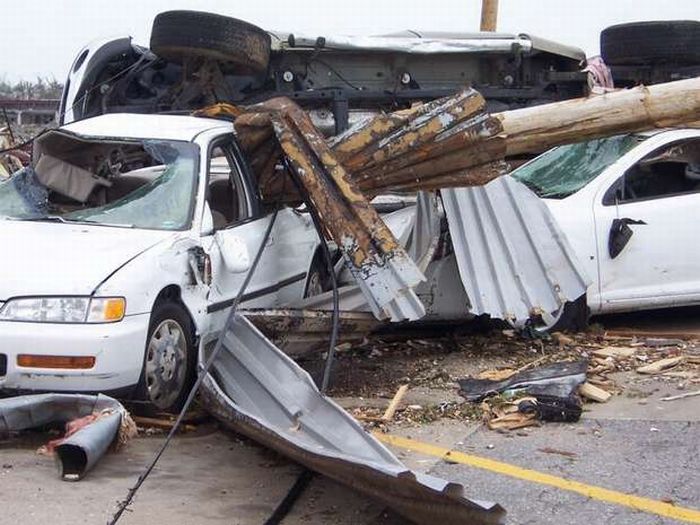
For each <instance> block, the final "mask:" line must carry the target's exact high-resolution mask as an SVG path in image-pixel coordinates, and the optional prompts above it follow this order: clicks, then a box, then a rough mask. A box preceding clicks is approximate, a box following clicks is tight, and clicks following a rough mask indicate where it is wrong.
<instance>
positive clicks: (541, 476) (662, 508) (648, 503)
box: [374, 432, 700, 523]
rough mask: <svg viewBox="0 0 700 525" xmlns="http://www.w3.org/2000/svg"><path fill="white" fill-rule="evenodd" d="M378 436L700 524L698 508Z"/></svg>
mask: <svg viewBox="0 0 700 525" xmlns="http://www.w3.org/2000/svg"><path fill="white" fill-rule="evenodd" d="M374 437H376V438H377V439H378V440H379V441H382V442H384V443H386V444H388V445H393V446H395V447H399V448H403V449H407V450H412V451H414V452H420V453H422V454H426V455H428V456H434V457H438V458H441V459H444V460H447V461H451V462H454V463H461V464H463V465H469V466H472V467H477V468H482V469H486V470H490V471H491V472H496V473H498V474H503V475H505V476H511V477H513V478H518V479H523V480H525V481H531V482H533V483H540V484H542V485H550V486H552V487H556V488H558V489H561V490H568V491H569V492H576V493H577V494H581V495H583V496H586V497H587V498H592V499H597V500H600V501H606V502H608V503H615V504H617V505H623V506H625V507H630V508H632V509H635V510H641V511H643V512H649V513H651V514H657V515H659V516H664V517H666V518H673V519H676V520H680V521H686V522H689V523H700V511H698V510H694V509H688V508H684V507H676V506H675V505H672V504H671V503H664V502H663V501H657V500H653V499H649V498H642V497H639V496H633V495H631V494H625V493H624V492H617V491H615V490H609V489H604V488H602V487H596V486H595V485H587V484H585V483H581V482H579V481H571V480H568V479H564V478H560V477H557V476H552V475H550V474H545V473H543V472H538V471H536V470H530V469H525V468H521V467H517V466H515V465H511V464H510V463H503V462H501V461H495V460H493V459H488V458H484V457H481V456H474V455H471V454H464V453H463V452H458V451H456V450H450V449H447V448H443V447H439V446H436V445H431V444H430V443H423V442H421V441H415V440H413V439H408V438H403V437H399V436H390V435H388V434H381V433H379V432H375V433H374Z"/></svg>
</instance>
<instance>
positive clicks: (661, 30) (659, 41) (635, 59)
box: [600, 20, 700, 65]
mask: <svg viewBox="0 0 700 525" xmlns="http://www.w3.org/2000/svg"><path fill="white" fill-rule="evenodd" d="M600 52H601V56H602V57H603V60H604V61H605V63H606V64H610V65H636V64H656V63H664V62H669V63H674V64H698V63H700V22H699V21H697V20H668V21H652V22H634V23H629V24H619V25H614V26H610V27H608V28H606V29H604V30H603V31H602V32H601V33H600Z"/></svg>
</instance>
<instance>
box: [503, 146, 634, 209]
mask: <svg viewBox="0 0 700 525" xmlns="http://www.w3.org/2000/svg"><path fill="white" fill-rule="evenodd" d="M645 138H646V137H644V136H641V135H618V136H616V137H608V138H605V139H596V140H589V141H587V142H579V143H578V144H568V145H566V146H559V147H557V148H554V149H551V150H549V151H547V152H546V153H543V154H542V155H540V156H539V157H537V158H536V159H535V160H533V161H531V162H529V163H527V164H525V165H524V166H521V167H520V168H518V169H516V170H514V171H513V172H512V173H511V176H513V177H515V178H516V179H517V180H519V181H520V182H522V183H523V184H525V185H526V186H527V187H528V188H530V189H531V190H532V191H534V192H535V193H536V194H537V195H539V196H540V197H545V198H550V199H563V198H565V197H568V196H569V195H573V194H574V193H576V192H577V191H578V190H580V189H581V188H583V187H584V186H585V185H586V184H588V183H589V182H591V181H592V180H593V179H595V178H596V177H597V176H598V175H600V174H601V173H602V172H603V170H605V168H607V167H608V166H610V165H612V164H613V163H614V162H615V161H617V160H618V159H619V158H621V157H622V156H623V155H624V154H625V153H627V152H628V151H630V150H631V149H632V148H633V147H635V146H636V145H637V144H639V143H640V142H642V141H643V140H644V139H645Z"/></svg>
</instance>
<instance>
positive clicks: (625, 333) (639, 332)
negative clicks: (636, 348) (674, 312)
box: [605, 328, 700, 346]
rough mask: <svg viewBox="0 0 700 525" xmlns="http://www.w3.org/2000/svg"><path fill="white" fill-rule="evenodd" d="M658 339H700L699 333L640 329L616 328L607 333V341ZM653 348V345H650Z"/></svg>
mask: <svg viewBox="0 0 700 525" xmlns="http://www.w3.org/2000/svg"><path fill="white" fill-rule="evenodd" d="M635 337H636V338H658V339H669V340H674V339H675V340H679V339H680V340H688V339H700V333H699V332H673V331H670V332H664V331H663V330H660V331H657V330H644V329H639V328H616V329H614V330H606V331H605V339H611V340H612V339H633V338H635ZM649 346H651V345H649Z"/></svg>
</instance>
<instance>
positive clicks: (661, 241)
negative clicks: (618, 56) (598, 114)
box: [512, 129, 700, 314]
mask: <svg viewBox="0 0 700 525" xmlns="http://www.w3.org/2000/svg"><path fill="white" fill-rule="evenodd" d="M512 176H513V177H515V178H516V179H518V180H519V181H521V182H523V183H525V184H526V185H527V186H528V187H529V188H530V189H532V190H533V191H535V192H536V193H537V194H538V195H539V196H540V197H542V198H543V199H544V200H545V202H546V203H547V205H548V207H549V209H550V211H551V212H552V214H553V215H554V217H555V219H556V220H557V221H558V223H559V225H560V227H561V228H562V230H563V231H564V233H565V234H566V236H567V237H568V240H569V242H570V243H571V245H572V246H573V248H574V251H575V252H576V253H577V255H578V256H579V258H580V259H581V262H582V263H583V264H584V265H585V266H586V269H587V271H588V273H589V275H590V276H591V277H592V278H593V284H591V285H590V286H589V288H588V291H587V301H588V307H589V308H590V311H591V313H593V314H605V313H612V312H625V311H633V310H644V309H651V308H665V307H672V306H681V305H691V304H698V303H700V242H698V233H697V230H696V228H697V225H698V222H699V220H700V130H694V129H678V130H664V131H658V132H653V133H644V134H632V135H622V136H617V137H611V138H606V139H600V140H591V141H588V142H582V143H578V144H572V145H567V146H560V147H558V148H554V149H552V150H550V151H548V152H546V153H544V154H543V155H541V156H539V157H537V158H536V159H534V160H533V161H531V162H529V163H528V164H525V165H523V166H522V167H520V168H518V169H517V170H515V171H514V172H513V173H512ZM584 306H585V304H584Z"/></svg>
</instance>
